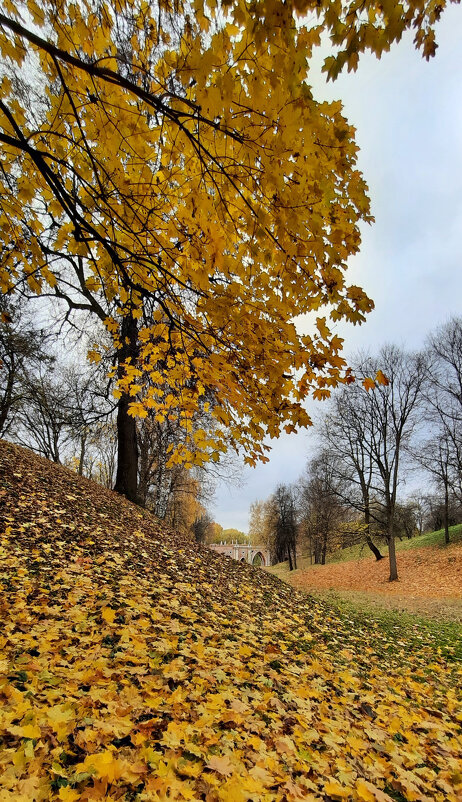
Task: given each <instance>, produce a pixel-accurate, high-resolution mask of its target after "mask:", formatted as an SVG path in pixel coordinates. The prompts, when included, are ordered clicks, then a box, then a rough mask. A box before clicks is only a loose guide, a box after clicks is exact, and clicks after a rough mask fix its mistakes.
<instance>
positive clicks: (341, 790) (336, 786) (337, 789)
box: [324, 780, 351, 799]
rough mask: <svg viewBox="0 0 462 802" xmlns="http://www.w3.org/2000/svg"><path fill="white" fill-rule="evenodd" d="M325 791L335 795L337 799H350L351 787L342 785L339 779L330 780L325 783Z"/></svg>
mask: <svg viewBox="0 0 462 802" xmlns="http://www.w3.org/2000/svg"><path fill="white" fill-rule="evenodd" d="M324 791H325V793H326V794H329V796H333V797H334V798H337V799H348V797H349V796H351V788H346V787H345V786H344V785H340V783H339V782H337V780H329V781H328V782H327V783H325V785H324Z"/></svg>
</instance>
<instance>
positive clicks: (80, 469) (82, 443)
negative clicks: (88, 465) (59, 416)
mask: <svg viewBox="0 0 462 802" xmlns="http://www.w3.org/2000/svg"><path fill="white" fill-rule="evenodd" d="M86 439H87V436H86V434H85V433H82V434H81V435H80V459H79V467H78V470H77V473H78V475H79V476H83V468H84V465H85V445H86Z"/></svg>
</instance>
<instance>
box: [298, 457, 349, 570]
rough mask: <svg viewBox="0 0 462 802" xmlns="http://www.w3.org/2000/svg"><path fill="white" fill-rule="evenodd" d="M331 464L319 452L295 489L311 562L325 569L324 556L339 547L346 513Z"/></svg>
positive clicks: (341, 491) (333, 465) (332, 461)
mask: <svg viewBox="0 0 462 802" xmlns="http://www.w3.org/2000/svg"><path fill="white" fill-rule="evenodd" d="M340 484H341V480H340V479H339V478H338V476H337V474H336V470H335V464H334V460H333V459H332V458H331V455H330V454H329V452H328V451H323V452H321V453H320V454H319V455H318V456H317V457H315V458H314V459H312V460H311V461H310V462H309V463H308V466H307V469H306V473H305V475H304V476H303V477H302V479H301V481H300V485H299V493H298V498H299V516H300V528H301V532H302V533H303V535H304V537H305V539H306V540H307V542H308V544H309V548H310V554H311V559H312V561H313V559H314V562H315V563H321V564H322V565H325V562H326V557H327V553H328V552H329V551H332V550H333V549H334V548H336V547H338V546H339V545H340V538H341V531H342V530H341V527H342V523H343V522H344V521H345V519H346V509H345V505H344V503H342V501H341V497H342V495H344V490H343V488H341V487H340Z"/></svg>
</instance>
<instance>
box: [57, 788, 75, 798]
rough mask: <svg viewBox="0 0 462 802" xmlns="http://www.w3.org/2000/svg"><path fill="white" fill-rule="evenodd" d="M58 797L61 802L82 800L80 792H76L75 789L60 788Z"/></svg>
mask: <svg viewBox="0 0 462 802" xmlns="http://www.w3.org/2000/svg"><path fill="white" fill-rule="evenodd" d="M58 796H59V798H60V800H61V802H77V799H80V791H75V790H74V788H69V787H67V788H60V789H59V792H58Z"/></svg>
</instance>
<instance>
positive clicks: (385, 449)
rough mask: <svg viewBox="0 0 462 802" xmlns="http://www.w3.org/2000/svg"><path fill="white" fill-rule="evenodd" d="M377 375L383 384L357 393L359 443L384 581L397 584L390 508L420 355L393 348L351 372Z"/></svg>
mask: <svg viewBox="0 0 462 802" xmlns="http://www.w3.org/2000/svg"><path fill="white" fill-rule="evenodd" d="M379 369H380V370H382V371H383V372H384V373H385V375H386V376H387V379H388V384H387V385H378V386H376V387H375V388H374V389H373V390H371V391H369V392H368V391H367V390H365V389H363V388H362V392H363V394H364V398H365V399H366V403H365V404H364V412H365V442H366V445H367V448H368V452H369V455H370V458H371V461H372V466H373V482H374V493H375V495H376V497H377V498H378V499H380V501H381V505H382V509H383V517H384V522H385V526H386V530H385V534H386V539H387V544H388V554H389V561H390V577H389V578H390V581H394V580H397V579H398V568H397V563H396V551H395V532H396V504H397V492H398V486H399V483H400V479H401V476H400V467H401V459H402V457H403V452H404V449H405V448H406V447H407V446H408V445H409V443H410V439H411V436H412V434H413V432H414V430H415V427H416V424H417V422H418V412H419V409H420V410H422V406H423V392H422V391H423V387H424V382H425V380H426V376H427V362H426V359H425V358H424V356H423V355H422V354H412V355H411V354H407V353H405V352H403V351H402V350H401V349H399V348H397V347H396V346H393V345H387V346H384V347H383V348H382V349H381V350H380V352H379V354H378V355H377V357H375V358H372V357H362V358H360V359H359V360H358V364H357V369H356V373H357V375H359V376H362V377H366V376H371V375H375V373H376V372H377V370H379Z"/></svg>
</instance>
